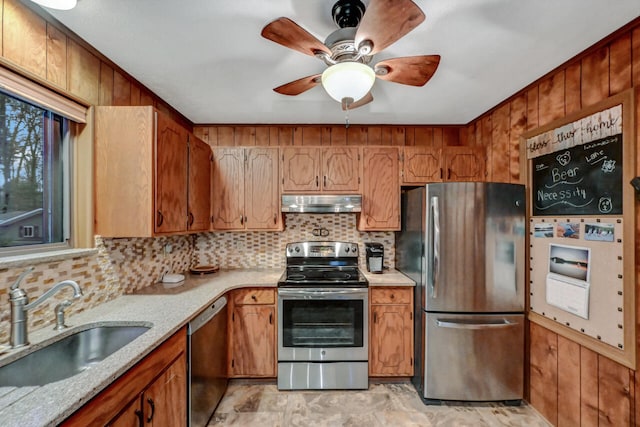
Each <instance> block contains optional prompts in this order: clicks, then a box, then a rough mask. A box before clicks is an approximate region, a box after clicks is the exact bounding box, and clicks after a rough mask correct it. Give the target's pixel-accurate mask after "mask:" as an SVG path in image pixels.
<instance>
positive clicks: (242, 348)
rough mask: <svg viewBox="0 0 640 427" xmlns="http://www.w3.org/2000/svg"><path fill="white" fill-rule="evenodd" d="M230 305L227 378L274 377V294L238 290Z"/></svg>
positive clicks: (258, 289)
mask: <svg viewBox="0 0 640 427" xmlns="http://www.w3.org/2000/svg"><path fill="white" fill-rule="evenodd" d="M229 301H230V307H229V308H230V309H229V311H228V313H229V316H230V318H229V358H228V360H229V367H228V373H229V377H230V378H248V377H251V378H272V377H275V376H276V362H277V358H276V290H275V289H268V288H247V289H237V290H234V291H231V292H230V298H229Z"/></svg>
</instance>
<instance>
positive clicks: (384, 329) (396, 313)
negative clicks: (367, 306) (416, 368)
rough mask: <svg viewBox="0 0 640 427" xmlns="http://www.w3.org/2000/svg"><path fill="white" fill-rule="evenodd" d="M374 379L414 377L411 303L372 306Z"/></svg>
mask: <svg viewBox="0 0 640 427" xmlns="http://www.w3.org/2000/svg"><path fill="white" fill-rule="evenodd" d="M370 318H371V319H372V326H371V350H370V351H371V354H370V358H369V359H370V360H369V371H370V372H369V374H370V375H371V376H411V375H413V359H412V357H413V317H412V307H411V305H408V304H402V305H395V304H384V305H372V306H371V317H370Z"/></svg>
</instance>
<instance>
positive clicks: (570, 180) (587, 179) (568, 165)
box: [532, 134, 622, 216]
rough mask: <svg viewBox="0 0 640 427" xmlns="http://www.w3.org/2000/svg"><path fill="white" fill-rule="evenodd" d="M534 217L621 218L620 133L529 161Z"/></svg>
mask: <svg viewBox="0 0 640 427" xmlns="http://www.w3.org/2000/svg"><path fill="white" fill-rule="evenodd" d="M532 191H533V194H532V204H533V206H532V208H533V215H534V216H567V215H621V214H622V134H618V135H613V136H608V137H606V138H602V139H598V140H595V141H591V142H588V143H585V144H582V145H576V146H574V147H571V148H567V149H564V150H560V151H556V152H554V153H549V154H545V155H543V156H540V157H536V158H534V159H532Z"/></svg>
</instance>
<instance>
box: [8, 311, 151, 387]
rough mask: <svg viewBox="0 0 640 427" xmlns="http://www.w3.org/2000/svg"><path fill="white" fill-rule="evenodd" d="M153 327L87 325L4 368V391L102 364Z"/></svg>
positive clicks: (50, 381)
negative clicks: (6, 388) (108, 357)
mask: <svg viewBox="0 0 640 427" xmlns="http://www.w3.org/2000/svg"><path fill="white" fill-rule="evenodd" d="M150 327H151V326H150V325H149V324H137V325H130V324H127V325H123V324H118V323H114V324H103V323H102V324H99V325H85V326H84V327H79V328H78V330H76V331H73V332H71V334H68V335H65V336H64V337H63V338H60V339H57V340H54V341H53V342H51V343H50V344H48V345H45V346H44V347H42V348H39V349H37V350H35V351H33V352H30V353H28V354H26V355H25V356H23V357H21V358H19V359H17V360H15V361H13V362H11V363H9V364H7V365H4V366H2V367H0V387H24V386H41V385H45V384H49V383H52V382H54V381H60V380H63V379H66V378H69V377H72V376H74V375H76V374H79V373H80V372H83V371H85V370H87V369H90V368H91V367H92V366H95V365H96V364H98V363H100V362H101V361H102V360H103V359H105V358H106V357H107V356H109V355H110V354H113V353H114V352H116V351H117V350H119V349H120V348H122V347H124V346H125V345H127V344H129V343H130V342H131V341H133V340H135V339H136V338H138V337H139V336H140V335H142V334H144V333H145V332H146V331H148V330H149V328H150Z"/></svg>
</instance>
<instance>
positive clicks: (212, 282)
mask: <svg viewBox="0 0 640 427" xmlns="http://www.w3.org/2000/svg"><path fill="white" fill-rule="evenodd" d="M364 274H365V276H366V277H367V279H368V280H369V285H370V286H414V285H415V283H414V282H413V281H412V280H411V279H409V278H408V277H407V276H405V275H404V274H402V273H400V272H398V271H396V270H390V271H389V270H385V272H384V273H383V274H371V273H368V272H366V271H364ZM281 275H282V269H268V270H264V269H255V270H250V269H242V270H226V271H219V272H217V273H215V274H210V275H201V276H194V275H187V279H186V280H185V282H184V283H183V284H181V285H179V286H173V287H167V286H165V285H163V284H161V283H158V284H155V285H152V286H150V287H148V288H145V289H143V290H141V291H139V292H138V293H137V294H134V295H123V296H121V297H119V298H117V299H115V300H113V301H110V302H108V303H105V304H102V305H99V306H97V307H95V308H93V309H91V310H87V311H85V312H82V313H79V314H77V315H73V316H69V317H68V318H67V324H68V325H69V327H70V329H68V330H66V331H63V332H61V333H58V332H56V331H53V330H52V329H51V328H49V327H47V328H44V329H40V330H38V331H34V332H31V333H30V334H29V339H30V341H31V345H30V346H29V347H28V350H36V349H37V348H40V347H43V346H44V345H46V344H47V343H48V342H49V341H51V340H53V339H55V338H56V337H59V335H60V334H65V335H68V334H70V333H71V332H73V331H74V329H76V328H78V329H86V326H87V325H89V324H91V325H96V326H99V325H101V324H104V323H105V322H106V323H109V322H117V323H118V324H125V325H126V324H133V325H140V324H147V325H152V327H151V328H150V329H149V331H147V332H145V333H144V334H142V335H141V336H140V337H138V338H136V339H135V340H134V341H132V342H131V343H130V344H128V345H126V346H124V347H123V348H122V349H120V350H118V351H117V352H115V353H114V354H112V355H111V356H109V357H107V358H106V359H104V360H103V361H102V362H100V363H99V364H97V365H96V366H95V367H93V368H91V369H89V370H87V371H84V372H82V373H80V374H77V375H75V376H73V377H71V378H68V379H65V380H62V381H56V382H53V383H51V384H47V385H45V386H41V387H40V386H32V387H18V388H14V387H0V420H2V422H1V424H2V426H4V427H10V426H16V427H17V426H26V425H28V426H34V427H35V426H45V425H55V424H58V423H60V422H61V421H63V420H64V419H66V418H67V417H68V416H69V415H71V414H72V413H74V412H75V411H76V410H77V409H79V408H80V407H81V406H82V405H84V404H85V403H87V402H88V401H89V400H90V399H91V398H93V397H94V396H96V395H97V394H98V393H99V392H100V391H102V390H103V389H105V388H106V387H107V386H108V385H109V384H111V383H112V382H113V381H114V380H115V379H116V378H117V377H119V376H120V375H122V374H123V373H124V372H126V371H127V370H128V369H129V368H131V367H132V366H133V365H135V364H136V363H138V362H139V361H140V360H142V359H143V358H144V357H145V356H146V355H147V354H149V353H150V352H151V351H152V350H153V349H155V348H156V347H157V346H158V345H160V344H161V343H162V342H164V341H165V340H166V339H168V338H169V337H170V336H171V335H173V334H174V333H175V332H176V331H177V330H179V329H180V328H181V327H183V326H184V325H186V324H187V323H188V322H189V321H190V320H191V319H193V318H194V317H195V316H196V315H197V314H198V313H200V312H201V311H202V310H203V309H205V308H206V307H207V306H208V305H209V304H211V303H212V302H213V301H214V300H216V299H217V298H219V297H220V296H222V295H223V294H225V293H226V292H227V291H229V290H231V289H235V288H241V287H249V286H252V287H255V286H257V287H260V286H265V287H274V286H276V285H277V283H278V279H279V278H280V276H281ZM21 354H22V352H21V351H9V352H8V353H6V354H4V355H2V356H0V364H2V365H4V364H6V363H8V362H9V361H11V360H13V359H16V358H17V356H19V355H21Z"/></svg>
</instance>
